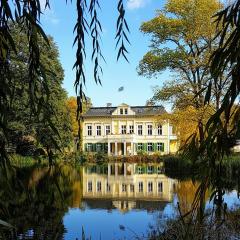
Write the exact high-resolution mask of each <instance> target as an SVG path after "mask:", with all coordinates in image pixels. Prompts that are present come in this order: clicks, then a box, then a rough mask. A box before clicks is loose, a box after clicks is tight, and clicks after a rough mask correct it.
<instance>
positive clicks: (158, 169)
mask: <svg viewBox="0 0 240 240" xmlns="http://www.w3.org/2000/svg"><path fill="white" fill-rule="evenodd" d="M162 172H163V171H162V168H161V167H160V166H158V167H157V174H161V173H162Z"/></svg>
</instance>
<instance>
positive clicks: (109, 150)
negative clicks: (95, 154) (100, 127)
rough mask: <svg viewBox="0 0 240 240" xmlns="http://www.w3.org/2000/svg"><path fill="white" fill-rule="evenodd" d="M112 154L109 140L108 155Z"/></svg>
mask: <svg viewBox="0 0 240 240" xmlns="http://www.w3.org/2000/svg"><path fill="white" fill-rule="evenodd" d="M110 154H111V143H110V142H108V156H109V155H110Z"/></svg>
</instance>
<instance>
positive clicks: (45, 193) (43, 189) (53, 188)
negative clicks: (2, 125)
mask: <svg viewBox="0 0 240 240" xmlns="http://www.w3.org/2000/svg"><path fill="white" fill-rule="evenodd" d="M76 178H78V174H77V172H76V171H74V170H73V168H72V167H70V166H68V165H65V166H55V167H51V168H48V170H47V171H46V168H39V169H38V170H33V169H32V168H31V169H29V168H26V169H21V170H20V171H19V170H17V171H16V176H12V177H11V178H10V179H8V182H7V181H6V179H5V178H4V177H1V178H0V196H1V197H0V219H3V220H5V221H7V222H9V223H11V224H12V225H13V226H15V227H16V233H15V236H12V235H11V233H10V232H9V231H7V230H2V231H1V230H0V239H1V237H2V238H3V239H15V238H16V236H21V237H22V238H23V239H24V238H26V237H28V239H44V240H45V239H46V240H47V239H62V238H63V234H64V231H65V229H64V225H63V220H62V219H63V216H64V214H65V213H66V212H67V210H68V206H69V205H71V204H70V203H72V201H73V198H74V194H73V190H74V187H73V186H74V184H75V179H76ZM78 182H79V179H78ZM7 183H9V184H7ZM30 183H31V184H30ZM79 183H80V182H79ZM79 186H81V184H79ZM78 192H81V190H80V189H78ZM80 196H81V194H80ZM1 235H2V236H1Z"/></svg>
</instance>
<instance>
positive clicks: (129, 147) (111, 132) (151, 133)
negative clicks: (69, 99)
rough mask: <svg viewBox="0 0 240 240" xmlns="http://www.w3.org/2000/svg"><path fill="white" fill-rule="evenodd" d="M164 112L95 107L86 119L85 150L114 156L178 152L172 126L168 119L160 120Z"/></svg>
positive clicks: (149, 108) (146, 108)
mask: <svg viewBox="0 0 240 240" xmlns="http://www.w3.org/2000/svg"><path fill="white" fill-rule="evenodd" d="M164 113H166V111H165V109H164V107H162V106H129V105H127V104H121V105H119V106H117V107H112V106H108V107H92V108H90V109H89V110H88V111H87V112H86V113H85V114H84V116H83V119H84V121H83V149H84V151H86V152H106V153H108V155H112V156H129V155H136V154H137V153H139V152H147V153H149V154H153V153H156V152H158V153H160V154H172V153H175V152H176V151H177V149H178V142H177V136H176V135H175V134H174V133H173V127H172V126H171V125H170V124H169V121H168V120H167V119H166V120H162V121H160V120H159V116H160V115H161V114H164Z"/></svg>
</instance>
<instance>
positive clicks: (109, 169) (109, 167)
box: [108, 163, 111, 177]
mask: <svg viewBox="0 0 240 240" xmlns="http://www.w3.org/2000/svg"><path fill="white" fill-rule="evenodd" d="M110 175H111V165H110V163H108V177H110Z"/></svg>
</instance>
